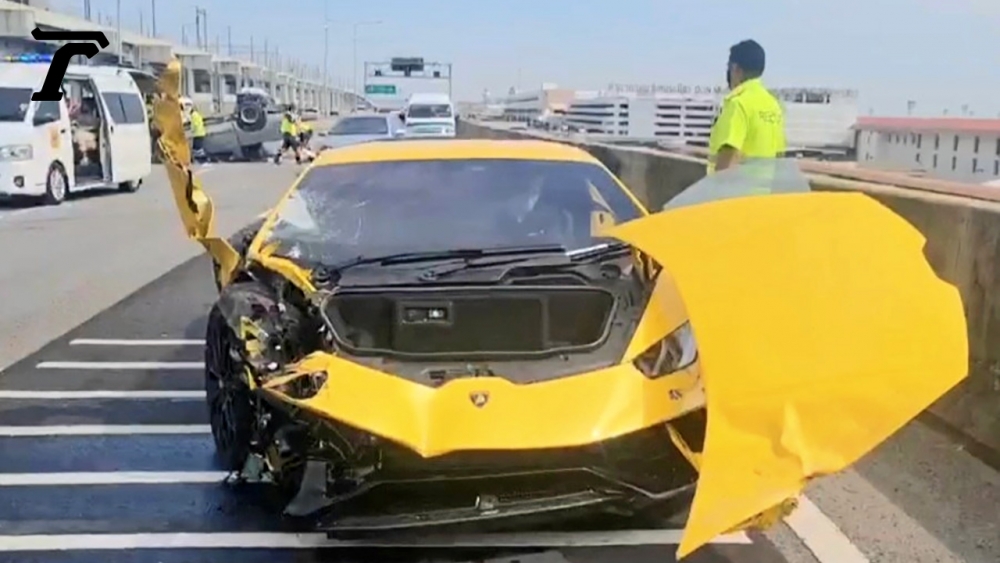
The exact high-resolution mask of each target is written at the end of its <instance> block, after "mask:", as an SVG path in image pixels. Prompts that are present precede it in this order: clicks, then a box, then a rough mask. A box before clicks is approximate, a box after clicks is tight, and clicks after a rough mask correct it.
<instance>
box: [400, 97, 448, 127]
mask: <svg viewBox="0 0 1000 563" xmlns="http://www.w3.org/2000/svg"><path fill="white" fill-rule="evenodd" d="M403 120H404V121H405V122H406V136H407V137H454V136H455V128H456V123H455V105H454V104H452V103H451V97H450V96H448V95H447V94H413V95H412V96H410V98H409V99H408V100H407V101H406V107H405V109H403Z"/></svg>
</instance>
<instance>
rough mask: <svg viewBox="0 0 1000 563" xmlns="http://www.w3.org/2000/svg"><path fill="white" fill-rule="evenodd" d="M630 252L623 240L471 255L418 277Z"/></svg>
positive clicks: (560, 264)
mask: <svg viewBox="0 0 1000 563" xmlns="http://www.w3.org/2000/svg"><path fill="white" fill-rule="evenodd" d="M631 252H632V247H631V246H629V245H628V244H625V243H623V242H609V243H602V244H597V245H594V246H588V247H586V248H579V249H574V250H567V251H563V252H562V253H561V254H560V255H559V256H527V257H526V256H519V257H516V258H513V257H507V258H502V259H493V257H492V256H485V257H472V258H469V259H466V260H465V261H464V262H462V263H461V264H458V265H453V266H443V267H440V268H434V269H428V270H426V271H424V272H423V273H422V274H421V276H420V277H421V278H422V279H424V280H436V279H440V278H442V277H445V276H450V275H451V274H454V273H457V272H461V271H464V270H470V269H474V268H490V267H494V266H505V265H507V264H518V265H519V266H525V267H530V268H565V267H568V266H574V265H577V264H582V263H587V262H595V261H604V260H608V259H610V258H619V257H622V256H627V255H628V254H630V253H631Z"/></svg>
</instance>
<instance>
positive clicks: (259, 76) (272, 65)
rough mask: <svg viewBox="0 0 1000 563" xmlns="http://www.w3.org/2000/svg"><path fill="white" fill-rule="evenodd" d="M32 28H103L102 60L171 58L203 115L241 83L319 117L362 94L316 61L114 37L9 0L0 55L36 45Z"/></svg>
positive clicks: (154, 63)
mask: <svg viewBox="0 0 1000 563" xmlns="http://www.w3.org/2000/svg"><path fill="white" fill-rule="evenodd" d="M36 27H39V28H41V29H42V30H59V31H102V32H104V34H105V35H106V36H107V38H108V41H109V42H110V45H109V46H108V48H106V49H103V50H102V51H101V53H100V55H99V56H98V57H97V58H96V59H97V60H98V61H101V62H111V63H117V62H118V61H119V60H120V61H122V62H123V63H125V64H128V65H131V66H133V67H135V68H140V69H146V70H152V71H156V70H157V69H159V68H161V67H162V65H165V64H166V63H167V62H169V61H170V59H171V57H174V56H176V57H177V58H178V59H179V60H180V61H181V64H182V65H183V67H184V69H185V74H184V76H183V77H182V84H181V88H182V92H183V94H184V95H185V96H187V97H189V98H191V99H192V101H194V103H195V104H196V105H197V106H198V108H199V109H200V110H201V111H202V113H204V114H206V115H213V114H228V113H230V112H232V110H233V108H234V107H235V103H236V91H237V90H239V89H240V88H242V87H244V86H254V87H259V88H263V89H264V90H266V91H268V92H269V93H270V94H271V95H272V96H274V98H275V99H276V100H277V101H278V103H294V104H295V105H296V106H297V107H300V108H314V109H317V110H319V112H320V113H321V114H324V115H329V114H330V112H331V111H333V110H339V111H344V110H346V109H350V108H353V107H355V105H356V103H357V101H358V99H359V98H360V99H363V98H364V96H363V95H362V96H355V94H354V93H353V92H352V91H350V90H347V89H338V88H333V87H330V86H329V85H328V84H327V85H324V84H323V76H322V73H321V72H320V70H319V67H318V65H315V64H313V65H310V66H309V67H308V68H309V69H311V70H307V69H305V68H302V67H295V66H293V65H291V64H290V63H288V62H282V61H281V60H280V59H279V58H278V57H276V56H275V55H274V53H273V52H271V53H268V54H265V55H263V56H262V55H261V54H260V53H258V54H257V55H256V56H250V57H246V58H240V57H234V56H229V55H224V54H222V53H218V52H212V51H213V50H209V48H208V47H204V48H195V47H190V46H187V45H181V44H178V43H175V42H172V41H168V40H166V39H161V38H155V37H149V36H148V35H143V34H141V33H139V32H138V31H136V30H129V29H122V31H121V34H120V35H121V36H120V37H119V33H118V28H117V27H111V26H107V25H101V24H98V23H96V22H93V21H88V20H86V19H82V18H78V17H74V16H72V15H68V14H63V13H60V12H55V11H51V10H47V9H44V8H35V7H31V6H26V5H22V4H19V3H15V2H11V1H10V0H0V55H6V54H18V53H23V52H27V51H29V50H36V49H38V47H39V46H38V43H39V42H37V41H35V40H33V39H32V38H31V30H32V29H34V28H36ZM55 46H56V45H55V44H53V45H51V46H50V48H54V47H55ZM258 48H259V47H258ZM251 59H252V60H251Z"/></svg>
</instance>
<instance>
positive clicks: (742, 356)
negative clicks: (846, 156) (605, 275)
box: [609, 193, 968, 556]
mask: <svg viewBox="0 0 1000 563" xmlns="http://www.w3.org/2000/svg"><path fill="white" fill-rule="evenodd" d="M609 235H611V236H614V237H616V238H619V239H620V240H623V241H625V242H628V243H630V244H632V245H634V246H636V247H638V248H639V249H640V250H642V251H643V252H645V253H647V254H649V255H650V256H652V257H653V259H655V260H656V261H657V262H659V263H660V264H661V265H663V267H664V268H665V269H666V270H669V271H670V273H671V274H672V275H673V277H674V280H675V281H676V284H677V287H678V290H679V292H680V296H681V299H682V300H683V302H684V305H685V306H686V309H687V313H688V314H689V316H690V320H691V325H692V328H693V331H694V333H695V338H696V340H697V342H698V348H699V358H700V364H701V375H702V378H703V380H704V385H705V393H706V398H707V412H708V427H707V431H706V438H705V446H704V450H703V452H702V456H701V459H700V464H701V471H700V476H699V482H698V488H697V492H696V495H695V498H694V503H693V505H692V508H691V514H690V519H689V520H688V523H687V526H686V528H685V531H684V537H683V540H682V543H681V545H680V549H679V552H678V554H679V555H680V556H685V555H687V554H690V553H691V552H692V551H694V550H695V549H697V548H699V547H700V546H702V545H705V544H706V543H707V542H709V541H711V540H712V539H713V538H714V537H716V536H718V535H719V534H722V533H724V532H726V531H728V530H730V529H733V528H734V527H743V526H748V525H753V524H760V523H762V522H760V520H761V519H766V518H765V517H766V516H771V517H772V518H773V517H774V515H776V514H777V515H780V514H782V513H784V512H787V511H788V510H789V509H790V507H791V504H790V500H789V499H794V498H797V497H798V496H799V494H800V493H801V492H802V490H803V489H804V487H805V485H806V483H807V481H808V480H809V479H812V478H814V477H817V476H822V475H827V474H830V473H834V472H837V471H840V470H842V469H844V468H846V467H848V466H849V465H851V464H852V463H854V462H855V461H857V460H858V459H859V458H860V457H861V456H863V455H864V454H866V453H867V452H869V451H871V450H872V449H874V448H875V447H876V446H878V445H879V444H880V443H882V442H883V441H884V440H886V439H887V438H888V437H889V436H890V435H891V434H892V433H894V432H895V431H896V430H898V429H899V428H901V427H902V426H903V425H905V424H906V423H907V422H909V421H910V420H912V419H913V418H914V417H916V416H917V414H919V413H920V412H921V411H922V410H924V409H926V408H927V407H928V406H930V405H931V403H933V402H934V401H936V400H937V399H938V398H940V397H941V396H942V395H943V394H944V393H945V392H947V391H948V390H949V389H951V388H952V387H953V386H954V385H956V384H957V383H958V382H960V381H961V380H962V379H963V378H964V377H965V376H966V373H967V358H968V342H967V333H966V323H965V316H964V312H963V307H962V301H961V298H960V296H959V293H958V291H957V290H956V289H955V287H953V286H952V285H950V284H948V283H946V282H944V281H942V280H941V279H939V278H938V277H937V275H935V273H934V272H933V271H932V269H931V267H930V265H929V264H928V263H927V261H926V259H925V257H924V255H923V246H924V243H925V240H924V238H923V236H922V235H921V234H920V232H919V231H917V230H916V229H915V228H914V227H913V226H912V225H910V224H909V223H907V222H906V221H905V220H904V219H903V218H901V217H899V216H898V215H896V214H895V213H893V212H892V211H890V210H889V209H888V208H886V207H884V206H882V205H881V204H879V203H878V202H876V201H875V200H874V199H871V198H869V197H868V196H866V195H863V194H860V193H803V194H785V195H772V196H766V197H745V198H737V199H729V200H724V201H717V202H712V203H705V204H701V205H694V206H690V207H684V208H679V209H675V210H671V211H665V212H662V213H657V214H655V215H651V216H649V217H647V218H643V219H639V220H636V221H632V222H629V223H626V224H623V225H620V226H618V227H615V228H613V229H612V230H611V231H610V232H609ZM765 523H766V522H765Z"/></svg>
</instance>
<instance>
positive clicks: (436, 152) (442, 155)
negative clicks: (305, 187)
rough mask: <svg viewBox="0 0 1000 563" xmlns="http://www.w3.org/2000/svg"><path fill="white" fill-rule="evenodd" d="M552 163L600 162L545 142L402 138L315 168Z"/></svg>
mask: <svg viewBox="0 0 1000 563" xmlns="http://www.w3.org/2000/svg"><path fill="white" fill-rule="evenodd" d="M468 159H480V160H485V159H507V160H550V161H562V162H586V163H592V164H599V161H598V160H597V159H596V158H594V157H593V156H591V155H590V154H589V153H587V152H586V151H584V150H583V149H580V148H578V147H575V146H572V145H568V144H565V143H558V142H554V141H543V140H507V139H504V140H501V139H400V140H385V141H372V142H368V143H360V144H357V145H350V146H347V147H342V148H337V149H332V150H326V151H323V152H322V153H320V155H319V156H318V157H317V158H316V161H315V163H314V166H334V165H338V164H358V163H364V162H393V161H404V160H468Z"/></svg>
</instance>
